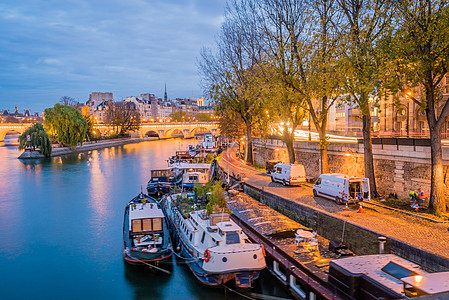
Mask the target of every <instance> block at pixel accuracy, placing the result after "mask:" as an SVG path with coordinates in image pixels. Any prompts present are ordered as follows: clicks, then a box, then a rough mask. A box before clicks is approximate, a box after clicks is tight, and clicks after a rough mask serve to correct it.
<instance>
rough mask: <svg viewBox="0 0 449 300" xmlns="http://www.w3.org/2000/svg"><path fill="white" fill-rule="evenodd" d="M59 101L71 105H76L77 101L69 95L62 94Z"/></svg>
mask: <svg viewBox="0 0 449 300" xmlns="http://www.w3.org/2000/svg"><path fill="white" fill-rule="evenodd" d="M59 103H61V104H63V105H67V106H73V107H76V106H77V105H78V101H76V100H75V99H74V98H72V97H69V96H62V97H61V99H60V100H59Z"/></svg>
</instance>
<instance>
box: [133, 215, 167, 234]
mask: <svg viewBox="0 0 449 300" xmlns="http://www.w3.org/2000/svg"><path fill="white" fill-rule="evenodd" d="M161 230H162V219H161V218H155V219H136V220H132V232H142V231H161Z"/></svg>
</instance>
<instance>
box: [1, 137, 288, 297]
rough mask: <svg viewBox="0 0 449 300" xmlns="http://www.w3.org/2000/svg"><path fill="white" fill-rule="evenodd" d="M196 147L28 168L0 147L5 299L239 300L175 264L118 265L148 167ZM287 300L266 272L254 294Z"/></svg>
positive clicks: (161, 147)
mask: <svg viewBox="0 0 449 300" xmlns="http://www.w3.org/2000/svg"><path fill="white" fill-rule="evenodd" d="M193 142H194V140H180V139H177V140H165V141H148V142H142V143H139V144H129V145H125V146H120V147H112V148H106V149H101V150H94V151H90V152H87V153H80V154H73V155H67V156H63V157H55V158H52V159H46V160H36V161H26V160H23V161H22V160H19V159H17V157H18V156H19V154H20V152H19V151H18V150H17V149H16V148H14V147H6V146H2V143H0V271H1V273H0V283H1V284H0V286H1V287H2V288H1V298H2V299H55V298H58V299H214V300H218V299H244V298H243V297H241V296H237V294H235V293H233V292H231V291H229V290H228V291H225V290H224V289H222V288H216V289H213V288H207V287H204V286H202V285H201V284H200V283H199V282H198V281H197V280H196V279H195V278H194V276H193V274H192V273H191V272H190V270H189V268H188V267H187V266H186V265H184V264H182V263H181V262H179V261H176V259H174V258H173V261H172V263H173V265H172V266H171V267H169V270H170V271H171V272H172V274H171V275H166V274H164V273H154V272H152V271H151V270H149V269H148V268H147V267H136V266H128V265H127V264H125V263H124V261H123V259H122V226H123V212H124V207H125V205H126V204H127V202H128V201H129V200H130V199H131V198H133V197H134V196H135V195H137V194H138V193H139V192H140V189H141V187H142V188H143V190H144V191H145V187H146V182H147V181H148V179H149V172H150V170H151V169H157V168H165V167H166V166H167V162H166V160H167V158H168V157H169V156H170V155H173V154H174V152H175V151H176V150H185V149H186V148H187V146H188V145H189V144H192V143H193ZM251 292H252V293H255V294H265V295H271V296H277V297H285V298H290V297H291V296H290V294H289V292H288V291H286V290H285V289H284V287H283V286H281V284H280V283H279V282H278V281H277V280H276V279H275V278H274V277H273V276H272V275H271V274H269V273H268V272H266V271H265V272H263V274H262V276H261V278H259V280H258V281H257V282H256V283H255V286H254V288H253V289H252V290H251Z"/></svg>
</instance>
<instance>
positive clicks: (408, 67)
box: [384, 0, 449, 215]
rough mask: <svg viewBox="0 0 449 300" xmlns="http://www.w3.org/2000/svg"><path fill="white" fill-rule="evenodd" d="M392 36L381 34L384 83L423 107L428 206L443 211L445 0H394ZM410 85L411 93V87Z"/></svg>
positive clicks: (448, 65) (447, 110)
mask: <svg viewBox="0 0 449 300" xmlns="http://www.w3.org/2000/svg"><path fill="white" fill-rule="evenodd" d="M394 4H395V7H396V9H397V11H398V14H397V15H396V16H397V19H396V24H397V26H395V27H394V28H393V30H392V34H391V36H387V37H386V38H385V40H384V50H385V51H384V54H385V55H386V57H387V58H388V59H389V62H390V64H388V67H389V70H390V72H389V74H388V75H389V76H388V79H387V81H388V82H387V86H388V87H389V89H390V91H391V92H393V93H394V94H396V93H397V92H398V91H400V92H401V94H405V93H408V97H409V98H410V99H411V100H412V101H414V102H415V103H416V104H417V105H418V106H419V107H421V108H422V109H424V111H425V112H426V117H427V123H428V125H429V129H430V140H431V192H430V203H429V208H430V210H431V211H432V212H433V213H434V214H436V215H442V214H444V213H445V212H446V206H447V203H446V199H445V192H444V175H443V157H442V148H441V131H442V128H443V126H444V125H443V124H444V122H445V120H446V118H447V117H448V115H449V101H448V99H447V98H446V99H443V97H442V90H441V88H442V86H441V85H442V80H443V78H444V76H446V80H448V79H447V78H448V77H447V76H448V74H447V73H448V71H449V38H448V37H449V4H448V2H447V1H443V0H419V1H418V0H398V1H395V2H394ZM411 89H415V90H416V91H417V93H416V94H415V95H413V94H412V93H411V92H410V90H411Z"/></svg>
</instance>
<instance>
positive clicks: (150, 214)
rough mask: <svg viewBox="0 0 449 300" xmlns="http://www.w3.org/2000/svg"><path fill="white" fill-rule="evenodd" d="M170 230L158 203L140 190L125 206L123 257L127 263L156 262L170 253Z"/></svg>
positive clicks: (170, 254)
mask: <svg viewBox="0 0 449 300" xmlns="http://www.w3.org/2000/svg"><path fill="white" fill-rule="evenodd" d="M171 248H172V247H171V243H170V233H169V230H168V227H167V223H166V221H165V217H164V213H163V211H162V209H161V208H160V207H159V206H158V204H157V202H156V201H155V200H154V199H153V198H151V197H149V196H147V195H145V194H143V193H140V194H139V195H138V196H136V197H135V198H133V199H132V200H131V201H129V203H128V204H127V205H126V208H125V215H124V220H123V258H124V259H125V261H126V262H128V263H130V264H147V265H148V264H149V265H151V264H156V265H157V264H159V263H160V262H163V261H165V260H167V259H169V258H170V257H171V256H172V249H171Z"/></svg>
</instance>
